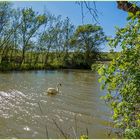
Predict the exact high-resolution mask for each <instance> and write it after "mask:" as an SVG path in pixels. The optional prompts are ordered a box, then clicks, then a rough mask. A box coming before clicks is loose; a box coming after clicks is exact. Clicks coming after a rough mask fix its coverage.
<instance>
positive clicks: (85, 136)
mask: <svg viewBox="0 0 140 140" xmlns="http://www.w3.org/2000/svg"><path fill="white" fill-rule="evenodd" d="M80 139H81V140H84V139H88V136H87V135H81V136H80Z"/></svg>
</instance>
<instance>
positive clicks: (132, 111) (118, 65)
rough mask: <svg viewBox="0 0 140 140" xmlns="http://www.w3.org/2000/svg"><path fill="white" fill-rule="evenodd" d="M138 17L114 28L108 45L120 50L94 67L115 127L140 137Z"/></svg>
mask: <svg viewBox="0 0 140 140" xmlns="http://www.w3.org/2000/svg"><path fill="white" fill-rule="evenodd" d="M139 29H140V20H139V19H135V20H134V19H132V20H131V21H130V22H129V23H128V24H127V25H126V27H124V28H120V29H119V28H118V29H117V32H116V37H115V38H114V39H110V42H109V45H110V46H112V48H113V47H116V46H118V45H119V46H121V48H122V51H121V52H120V53H119V55H118V56H117V57H116V58H114V59H113V60H112V62H111V63H110V64H109V65H108V66H107V65H106V66H105V65H104V66H103V67H102V68H100V69H99V70H98V73H99V74H100V75H101V78H100V79H99V82H102V87H101V88H105V87H106V88H107V91H108V92H107V94H106V96H104V97H103V98H104V99H105V100H106V101H108V102H109V103H110V106H111V108H112V109H113V119H114V123H115V126H116V127H117V128H120V129H119V130H121V134H122V135H123V136H124V137H126V138H140V137H139V134H140V133H139V132H140V30H139Z"/></svg>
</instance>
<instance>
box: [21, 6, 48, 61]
mask: <svg viewBox="0 0 140 140" xmlns="http://www.w3.org/2000/svg"><path fill="white" fill-rule="evenodd" d="M46 22H47V17H46V15H45V14H43V15H38V14H37V13H35V12H34V11H33V10H32V8H27V9H23V10H22V12H21V27H20V29H19V32H20V36H21V45H22V61H21V63H22V62H23V61H24V59H25V52H26V50H27V46H28V43H29V42H30V41H31V39H33V37H34V36H35V35H36V33H37V31H38V30H39V28H40V27H41V26H42V25H44V24H45V23H46Z"/></svg>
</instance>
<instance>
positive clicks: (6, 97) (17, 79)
mask: <svg viewBox="0 0 140 140" xmlns="http://www.w3.org/2000/svg"><path fill="white" fill-rule="evenodd" d="M58 82H59V83H61V84H62V87H61V88H60V91H61V92H60V93H59V94H57V95H56V96H48V95H47V92H46V91H47V88H49V87H55V86H56V84H57V83H58ZM103 94H104V92H103V91H102V92H101V91H100V85H99V83H98V75H97V74H96V73H93V72H90V71H84V70H59V71H28V72H9V73H0V138H40V139H41V138H64V135H65V136H67V137H68V138H76V137H77V138H79V136H80V135H81V134H87V133H88V135H89V138H114V137H115V136H114V134H111V136H110V137H109V136H108V132H109V131H110V130H113V128H112V125H111V112H110V110H109V108H108V107H107V106H106V105H105V103H104V102H103V101H102V100H100V96H101V95H103ZM60 129H61V130H60ZM61 131H63V133H64V134H63V133H62V132H61Z"/></svg>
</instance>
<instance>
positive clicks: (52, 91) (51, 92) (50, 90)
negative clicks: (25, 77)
mask: <svg viewBox="0 0 140 140" xmlns="http://www.w3.org/2000/svg"><path fill="white" fill-rule="evenodd" d="M59 86H61V84H60V83H59V84H57V86H56V88H48V90H47V93H48V95H56V94H57V93H59Z"/></svg>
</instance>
